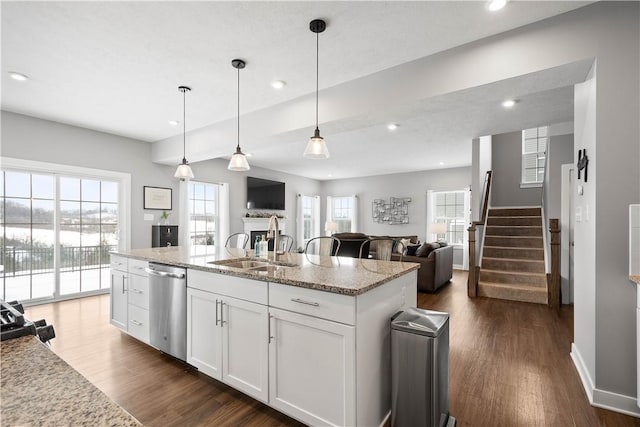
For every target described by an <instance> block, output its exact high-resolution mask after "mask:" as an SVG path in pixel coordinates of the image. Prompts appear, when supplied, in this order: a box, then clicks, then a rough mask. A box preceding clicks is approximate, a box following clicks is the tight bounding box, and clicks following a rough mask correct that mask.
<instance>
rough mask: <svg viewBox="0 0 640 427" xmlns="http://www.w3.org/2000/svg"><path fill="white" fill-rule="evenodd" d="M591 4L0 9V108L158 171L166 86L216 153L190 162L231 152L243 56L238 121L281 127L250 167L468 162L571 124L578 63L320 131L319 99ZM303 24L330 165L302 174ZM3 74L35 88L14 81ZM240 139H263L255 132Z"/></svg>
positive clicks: (323, 172) (46, 5)
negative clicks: (238, 64)
mask: <svg viewBox="0 0 640 427" xmlns="http://www.w3.org/2000/svg"><path fill="white" fill-rule="evenodd" d="M587 3H588V2H575V1H567V2H556V1H542V2H511V3H508V4H507V6H506V7H505V8H504V9H503V10H501V11H499V12H497V13H491V12H488V11H487V9H486V5H485V3H484V2H482V1H474V2H400V1H392V2H324V1H320V2H109V1H104V2H54V1H51V2H2V4H1V8H2V10H1V12H2V109H3V110H7V111H12V112H17V113H22V114H27V115H30V116H34V117H40V118H44V119H48V120H54V121H58V122H62V123H68V124H72V125H77V126H82V127H86V128H90V129H95V130H99V131H104V132H109V133H113V134H117V135H122V136H126V137H130V138H134V139H139V140H142V141H147V142H155V141H160V142H158V143H156V144H154V146H155V145H157V144H161V143H163V142H164V143H165V145H167V143H168V142H171V149H170V153H169V154H166V153H165V154H163V155H157V156H155V158H154V160H155V161H158V162H162V163H167V164H172V163H177V162H178V161H179V160H180V159H181V157H182V152H181V150H182V146H181V137H180V135H181V128H182V125H179V126H177V127H175V126H171V125H169V123H168V121H169V120H172V119H173V120H181V118H182V95H181V94H180V93H179V92H178V90H177V87H178V86H179V85H182V84H185V85H189V86H191V87H192V89H193V90H192V92H191V93H189V94H188V95H187V115H186V118H187V120H186V125H187V130H188V131H189V134H188V140H189V138H191V137H192V135H193V138H200V139H202V140H207V141H211V142H210V143H209V144H208V146H207V147H205V148H201V149H197V148H196V149H194V154H193V155H190V154H189V153H188V155H187V157H188V158H189V159H190V160H191V161H192V162H193V161H201V160H205V159H207V158H215V157H228V155H229V154H230V153H231V151H232V150H233V148H234V145H235V140H236V130H235V112H236V96H237V93H236V78H237V74H236V70H235V69H233V68H232V67H231V63H230V62H231V59H233V58H236V57H239V58H243V59H245V60H246V61H247V67H246V68H245V69H244V70H243V71H241V111H242V119H241V120H242V122H241V123H245V122H247V123H248V124H250V125H251V126H252V127H255V126H259V125H260V123H266V124H268V125H269V126H273V125H274V123H276V124H277V125H278V126H279V129H280V130H279V131H277V132H275V131H273V132H272V131H269V132H265V133H264V134H263V135H262V137H259V136H256V137H254V138H249V139H248V140H246V141H245V140H244V139H243V140H241V144H242V146H243V148H245V151H250V152H251V154H252V157H251V158H250V159H249V160H250V163H251V165H254V166H261V167H265V168H269V169H274V170H280V171H283V172H288V173H293V174H296V175H301V176H307V177H311V178H315V179H335V178H346V177H353V176H365V175H374V174H383V173H393V172H401V171H409V170H424V169H433V168H439V167H453V166H465V165H469V164H470V163H471V145H470V139H471V138H473V137H476V136H479V135H484V134H489V133H499V132H504V131H509V130H514V129H522V128H523V127H526V126H535V125H537V124H541V123H549V122H551V120H553V122H561V121H567V120H571V119H572V115H573V113H572V111H573V104H572V102H573V95H572V91H571V89H570V87H567V85H570V84H571V82H572V79H574V80H575V78H578V77H579V76H580V75H582V77H584V74H585V72H584V68H585V66H586V65H585V64H582V66H578V67H574V68H569V69H564V70H560V72H551V73H546V74H545V73H544V72H541V73H536V75H530V76H523V77H522V78H515V79H509V80H505V81H503V82H498V83H494V84H491V85H485V86H480V87H476V88H471V89H469V90H464V91H459V92H455V93H450V94H445V95H442V96H438V97H433V98H430V99H429V100H425V101H424V102H420V103H411V104H407V105H394V106H393V107H392V108H391V107H390V108H388V109H385V110H384V111H382V110H381V111H379V112H378V113H376V112H373V113H368V114H366V115H359V116H353V117H350V118H349V119H348V120H340V121H337V120H336V121H330V120H328V121H326V122H325V121H323V114H324V113H326V112H327V111H329V114H325V117H326V116H327V115H329V116H330V112H331V109H332V105H331V104H330V102H329V101H323V100H322V97H323V96H324V94H325V93H326V94H330V93H331V90H332V89H333V90H335V89H336V88H341V87H346V86H345V85H348V84H353V83H354V82H359V81H361V82H363V85H365V88H364V90H365V91H366V90H368V91H370V92H371V91H375V90H377V88H376V87H369V88H367V87H366V82H367V81H370V80H367V79H368V78H369V77H370V76H371V75H374V74H375V73H380V72H384V71H385V70H389V69H392V68H393V67H396V68H397V67H403V66H404V65H405V64H409V63H411V62H412V61H415V60H417V59H420V58H424V57H427V56H429V55H433V54H435V53H437V52H442V51H445V50H447V49H451V48H454V47H456V46H460V45H463V44H466V43H469V42H472V41H475V40H478V39H481V38H484V37H488V36H491V35H494V34H499V33H501V32H504V31H508V30H510V29H514V28H517V27H520V26H523V25H526V24H529V23H532V22H536V21H538V20H541V19H545V18H548V17H551V16H554V15H557V14H560V13H564V12H566V11H569V10H572V9H575V8H578V7H582V6H584V5H585V4H587ZM314 18H323V19H325V20H326V21H327V23H328V27H327V30H326V31H325V32H324V33H322V34H321V35H320V83H319V84H320V89H321V93H320V96H321V104H320V107H321V110H320V128H321V131H322V134H323V136H324V137H325V139H326V140H327V141H328V144H329V148H330V151H331V159H330V160H329V161H314V162H301V161H298V160H299V159H300V158H301V152H302V151H303V150H304V145H305V144H306V140H307V139H308V137H309V136H310V135H311V133H312V132H313V119H314V117H313V108H312V107H311V110H309V108H307V107H308V106H313V105H314V104H313V100H314V89H315V36H314V34H312V33H311V32H310V31H309V29H308V24H309V21H311V20H312V19H314ZM587 70H588V68H587ZM9 71H17V72H20V73H23V74H26V75H28V76H29V77H30V79H29V80H28V81H26V82H16V81H14V80H12V79H11V78H10V77H9V75H8V72H9ZM556 71H558V70H556ZM563 73H564V74H563ZM537 74H540V75H537ZM569 75H570V76H571V78H567V76H569ZM276 79H279V80H284V81H286V86H285V87H284V88H283V89H281V90H274V89H273V88H272V87H271V86H270V82H271V81H272V80H276ZM563 84H564V86H562V85H563ZM525 89H526V90H525ZM514 93H519V94H524V95H523V96H521V97H519V100H520V103H519V109H518V111H515V112H514V111H512V112H509V114H510V115H509V116H505V114H506V113H505V112H504V111H502V110H500V109H499V108H500V107H499V102H500V101H501V100H502V99H504V97H505V96H508V95H511V94H514ZM328 96H330V95H328ZM302 104H304V105H305V108H297V107H298V106H300V105H302ZM283 112H288V113H287V114H281V113H283ZM302 112H304V114H302ZM309 113H310V114H309ZM309 115H310V116H311V117H309ZM245 119H246V120H245ZM390 121H393V122H397V123H399V124H400V127H399V128H398V129H397V130H396V131H394V132H389V131H388V130H387V129H386V125H387V124H388V123H389V122H390ZM266 127H268V126H265V128H266ZM241 129H242V132H243V135H249V136H252V135H254V136H255V135H260V132H259V129H254V128H252V129H249V130H248V131H245V129H244V128H241ZM176 135H178V136H177V137H176ZM172 137H173V138H172ZM178 141H179V142H178ZM174 142H177V143H174ZM266 142H269V143H268V144H267V143H266ZM187 144H189V141H188V142H187ZM165 151H166V150H165ZM407 153H412V156H407ZM355 156H359V157H357V158H358V159H359V160H361V161H358V162H354V161H353V159H354V158H356V157H355ZM329 175H331V176H329Z"/></svg>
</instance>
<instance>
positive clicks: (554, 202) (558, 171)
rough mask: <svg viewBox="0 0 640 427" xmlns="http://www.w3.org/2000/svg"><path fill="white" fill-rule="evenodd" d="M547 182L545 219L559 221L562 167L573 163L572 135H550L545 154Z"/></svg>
mask: <svg viewBox="0 0 640 427" xmlns="http://www.w3.org/2000/svg"><path fill="white" fill-rule="evenodd" d="M547 159H548V161H549V165H548V166H547V168H548V171H547V173H548V174H549V175H548V180H547V181H546V182H545V188H544V191H545V213H546V215H547V218H548V219H550V218H558V219H560V207H561V205H562V199H561V198H560V193H561V190H562V165H563V164H566V163H573V133H571V134H569V135H552V136H550V137H549V148H548V152H547Z"/></svg>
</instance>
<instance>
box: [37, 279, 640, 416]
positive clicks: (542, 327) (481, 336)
mask: <svg viewBox="0 0 640 427" xmlns="http://www.w3.org/2000/svg"><path fill="white" fill-rule="evenodd" d="M466 279H467V274H466V273H465V272H459V271H456V272H455V273H454V278H453V281H452V283H451V284H449V285H447V286H445V288H443V289H442V290H441V291H440V292H439V293H437V294H422V293H420V294H419V296H418V305H419V307H422V308H428V309H433V310H442V311H447V312H449V313H450V315H451V318H450V322H451V326H450V327H451V330H450V411H451V414H452V415H453V416H454V417H456V419H457V420H458V424H457V425H458V426H461V427H462V426H554V427H555V426H558V427H565V426H576V427H583V426H585V427H588V426H611V427H613V426H616V427H625V426H640V420H639V419H636V418H632V417H628V416H625V415H621V414H618V413H615V412H611V411H606V410H602V409H597V408H593V407H591V406H590V405H589V403H588V401H587V397H586V395H585V393H584V390H583V388H582V384H581V383H580V380H579V378H578V374H577V372H576V370H575V368H574V366H573V363H572V362H571V358H570V357H569V351H570V345H571V341H572V333H573V332H572V331H573V324H572V323H573V312H572V308H571V307H566V306H565V307H563V308H562V311H561V313H560V314H559V315H556V314H554V313H553V312H551V311H550V310H549V309H548V308H547V307H545V306H541V305H536V304H527V303H517V302H509V301H500V300H490V299H486V298H476V299H473V300H471V299H469V298H467V295H466ZM27 314H28V316H29V317H30V318H32V319H38V318H45V319H46V320H47V322H48V323H50V324H53V325H54V327H55V329H56V334H57V337H56V338H55V339H54V340H53V341H52V342H51V344H52V349H53V350H54V351H55V352H56V353H57V354H58V355H59V356H60V357H62V358H63V359H64V360H66V361H67V362H68V363H69V364H70V365H71V366H73V367H74V368H75V369H77V370H78V371H79V372H80V373H82V374H83V375H84V376H85V377H86V378H87V379H89V381H91V382H92V383H93V384H95V385H96V386H97V387H98V388H100V389H101V390H102V391H103V392H105V393H106V394H107V395H108V396H109V397H111V398H112V399H113V400H115V401H116V402H118V403H119V404H120V405H121V406H122V407H124V408H125V409H126V410H127V411H129V412H130V413H131V414H132V415H134V416H135V417H136V418H138V420H140V421H141V422H142V423H143V424H145V425H146V426H199V425H210V426H213V425H215V426H239V425H242V426H245V425H249V426H280V425H300V424H299V423H297V422H296V421H295V420H293V419H291V418H289V417H287V416H285V415H283V414H281V413H279V412H277V411H275V410H273V409H270V408H269V407H267V406H266V405H263V404H261V403H259V402H257V401H256V400H254V399H251V398H249V397H246V396H245V395H243V394H242V393H240V392H237V391H235V390H234V389H232V388H230V387H227V386H225V385H224V384H222V383H220V382H218V381H215V380H212V379H210V378H208V377H207V376H205V375H203V374H200V373H199V372H198V371H196V370H194V369H191V368H189V367H188V365H186V364H184V363H182V362H179V361H176V360H175V359H173V358H171V357H169V356H166V355H163V354H161V353H160V352H158V351H156V350H154V349H152V348H151V347H149V346H146V345H144V344H141V343H139V342H138V341H136V340H135V339H133V338H131V337H129V336H128V335H126V334H124V333H121V332H120V331H118V330H117V329H116V328H115V327H113V326H111V325H110V324H109V297H108V295H105V296H98V297H90V298H84V299H77V300H72V301H65V302H60V303H54V304H46V305H41V306H35V307H30V308H28V309H27Z"/></svg>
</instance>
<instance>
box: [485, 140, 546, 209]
mask: <svg viewBox="0 0 640 427" xmlns="http://www.w3.org/2000/svg"><path fill="white" fill-rule="evenodd" d="M521 158H522V132H509V133H501V134H498V135H493V136H492V138H491V167H492V169H493V177H492V181H491V187H492V188H491V206H540V201H541V197H542V190H541V188H520V178H521V175H522V169H521V163H522V161H521Z"/></svg>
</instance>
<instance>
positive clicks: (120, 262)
mask: <svg viewBox="0 0 640 427" xmlns="http://www.w3.org/2000/svg"><path fill="white" fill-rule="evenodd" d="M111 269H112V270H118V271H124V272H126V271H127V258H125V257H123V256H119V255H111Z"/></svg>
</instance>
